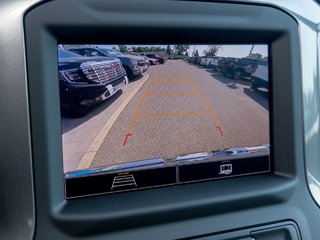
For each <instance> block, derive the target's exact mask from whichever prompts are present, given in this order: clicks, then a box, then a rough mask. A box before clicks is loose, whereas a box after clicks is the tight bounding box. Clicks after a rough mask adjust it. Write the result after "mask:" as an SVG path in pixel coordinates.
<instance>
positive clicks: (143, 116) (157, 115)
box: [138, 111, 207, 119]
mask: <svg viewBox="0 0 320 240" xmlns="http://www.w3.org/2000/svg"><path fill="white" fill-rule="evenodd" d="M202 114H207V111H198V112H173V113H149V114H140V115H139V116H138V118H139V119H141V118H148V117H174V116H181V115H202Z"/></svg>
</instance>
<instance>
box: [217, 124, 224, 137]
mask: <svg viewBox="0 0 320 240" xmlns="http://www.w3.org/2000/svg"><path fill="white" fill-rule="evenodd" d="M216 128H217V129H218V130H219V132H220V134H221V136H223V131H222V128H221V126H220V125H216Z"/></svg>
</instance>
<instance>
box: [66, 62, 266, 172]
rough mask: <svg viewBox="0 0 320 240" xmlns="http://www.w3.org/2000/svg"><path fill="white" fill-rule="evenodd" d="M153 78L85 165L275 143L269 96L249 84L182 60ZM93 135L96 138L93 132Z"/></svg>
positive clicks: (155, 68)
mask: <svg viewBox="0 0 320 240" xmlns="http://www.w3.org/2000/svg"><path fill="white" fill-rule="evenodd" d="M148 74H149V75H150V77H149V79H148V80H147V81H146V82H145V83H144V85H143V86H142V87H141V88H140V89H139V90H138V91H137V93H136V94H135V95H134V96H133V97H132V99H131V100H130V102H129V103H128V104H127V105H126V107H125V108H124V109H123V110H122V111H121V113H120V114H119V116H118V117H117V118H116V120H115V122H114V123H113V124H112V127H111V128H110V130H109V131H108V132H107V134H106V135H105V136H104V137H103V139H102V141H101V144H99V147H98V148H97V149H96V151H95V152H94V154H91V155H90V156H91V157H90V158H88V159H82V160H83V161H87V162H85V166H87V167H98V166H106V165H112V164H117V163H124V162H128V161H132V160H142V159H149V158H154V157H159V156H164V157H166V158H173V157H176V156H178V155H182V154H187V153H193V152H203V151H212V150H217V149H221V148H228V147H236V146H255V145H261V144H267V143H269V106H268V92H262V91H257V90H255V91H254V90H252V89H251V87H250V83H249V81H246V80H239V81H235V80H232V79H229V78H226V77H224V76H222V75H221V74H220V73H215V72H212V71H211V70H207V69H205V68H202V67H200V66H196V65H192V64H189V63H188V62H185V61H182V60H168V61H167V62H166V63H165V64H163V65H157V66H152V67H150V68H149V70H148ZM132 89H133V88H132ZM117 101H118V100H116V99H114V102H117ZM116 106H117V104H116V105H115V106H114V107H112V108H110V107H109V106H108V107H106V108H105V109H103V110H102V111H107V113H105V114H104V115H108V116H109V115H112V114H113V112H114V111H115V109H116ZM87 118H88V119H89V118H90V116H88V117H87ZM89 121H91V120H89ZM97 127H98V126H97ZM95 134H97V131H95ZM88 135H89V136H91V135H94V134H93V133H92V134H91V132H90V130H89V129H88ZM80 137H82V138H86V139H87V138H88V136H79V138H80ZM92 137H93V136H91V137H90V139H87V141H88V142H90V141H92V139H93V138H92ZM63 138H65V135H64V136H63ZM100 138H101V134H100ZM81 144H82V143H81ZM65 145H68V142H66V141H64V151H66V148H68V149H69V150H67V151H76V149H77V147H76V146H75V147H74V148H75V149H74V150H72V148H71V147H70V146H65ZM66 161H68V159H65V162H66ZM77 161H79V159H78V160H77ZM66 165H69V164H65V166H66ZM70 166H71V164H70ZM72 167H75V166H72ZM72 167H70V168H68V169H66V168H65V172H66V170H71V169H72ZM75 169H76V168H74V170H75ZM78 169H79V168H78Z"/></svg>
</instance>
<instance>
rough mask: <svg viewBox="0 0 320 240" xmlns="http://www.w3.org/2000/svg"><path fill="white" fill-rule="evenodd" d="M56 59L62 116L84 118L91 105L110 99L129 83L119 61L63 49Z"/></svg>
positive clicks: (59, 51)
mask: <svg viewBox="0 0 320 240" xmlns="http://www.w3.org/2000/svg"><path fill="white" fill-rule="evenodd" d="M58 59H59V86H60V99H61V111H62V113H63V114H64V115H68V116H72V117H80V116H83V115H85V114H86V113H87V112H88V111H89V110H90V107H91V106H93V105H95V104H96V103H99V102H101V101H103V100H105V99H107V98H109V97H111V96H112V95H114V94H115V93H116V92H117V91H118V90H120V89H121V88H122V87H123V86H124V85H125V84H127V83H128V78H127V76H126V71H125V70H124V68H123V66H122V64H121V62H120V60H119V59H116V58H107V57H95V58H92V57H82V56H81V55H78V54H76V53H73V52H70V51H66V50H62V49H59V50H58Z"/></svg>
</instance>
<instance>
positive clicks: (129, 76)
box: [123, 66, 134, 81]
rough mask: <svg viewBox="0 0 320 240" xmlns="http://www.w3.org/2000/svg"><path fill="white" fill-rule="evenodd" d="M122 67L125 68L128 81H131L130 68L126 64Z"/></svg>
mask: <svg viewBox="0 0 320 240" xmlns="http://www.w3.org/2000/svg"><path fill="white" fill-rule="evenodd" d="M123 67H124V69H125V70H126V73H127V76H128V79H129V81H131V80H132V79H133V78H134V76H133V72H132V71H131V69H130V68H129V67H128V66H123Z"/></svg>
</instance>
